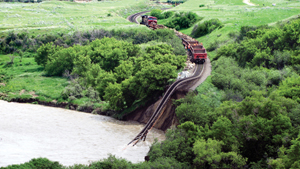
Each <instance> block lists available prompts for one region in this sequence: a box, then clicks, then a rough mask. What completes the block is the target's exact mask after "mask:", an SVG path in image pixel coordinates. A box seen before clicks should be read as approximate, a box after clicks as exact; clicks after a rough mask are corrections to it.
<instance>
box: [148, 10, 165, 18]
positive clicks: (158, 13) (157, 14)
mask: <svg viewBox="0 0 300 169" xmlns="http://www.w3.org/2000/svg"><path fill="white" fill-rule="evenodd" d="M161 12H162V10H160V9H153V10H152V11H151V12H150V15H151V16H154V17H156V18H157V19H165V16H164V15H163V14H162V13H161Z"/></svg>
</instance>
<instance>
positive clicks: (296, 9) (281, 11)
mask: <svg viewBox="0 0 300 169" xmlns="http://www.w3.org/2000/svg"><path fill="white" fill-rule="evenodd" d="M250 2H251V3H254V4H256V6H249V5H247V4H244V3H243V1H242V0H215V1H211V0H202V1H199V0H188V1H187V2H186V3H183V4H181V5H178V6H176V7H175V8H172V9H170V10H172V11H185V12H189V11H191V12H195V13H196V14H198V15H199V16H200V17H204V19H203V20H202V21H201V22H203V21H205V20H209V19H213V18H217V19H219V20H220V21H222V22H223V23H224V27H223V28H221V29H219V30H215V31H213V32H212V33H211V34H209V35H206V36H203V37H200V38H198V39H197V40H199V41H201V42H203V44H204V45H205V46H208V45H210V44H211V43H214V42H215V41H216V40H218V41H221V42H222V41H224V42H226V41H229V42H230V41H231V40H230V37H229V36H228V33H230V32H237V31H239V30H240V28H241V27H242V26H248V25H249V26H259V25H264V24H272V23H276V22H278V21H281V20H284V19H286V18H289V17H297V16H298V15H299V14H300V2H299V1H287V0H276V1H271V0H251V1H250ZM272 3H275V4H276V5H275V6H272ZM201 4H204V5H205V6H204V7H201V8H200V7H199V5H201ZM263 4H264V6H263ZM165 22H167V21H161V23H165ZM192 30H193V27H191V28H189V29H185V30H180V31H181V32H183V33H185V34H188V35H189V34H190V33H191V31H192Z"/></svg>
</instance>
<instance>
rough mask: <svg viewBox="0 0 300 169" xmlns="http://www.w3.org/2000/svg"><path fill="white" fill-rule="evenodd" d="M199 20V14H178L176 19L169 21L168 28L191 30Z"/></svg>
mask: <svg viewBox="0 0 300 169" xmlns="http://www.w3.org/2000/svg"><path fill="white" fill-rule="evenodd" d="M200 19H202V18H199V17H198V15H197V14H195V13H193V12H186V13H184V12H180V13H176V14H175V16H174V17H172V19H171V21H169V22H168V23H167V24H166V26H167V27H169V28H175V29H176V30H180V29H183V28H189V27H191V26H192V25H193V24H194V23H196V22H197V21H198V20H200Z"/></svg>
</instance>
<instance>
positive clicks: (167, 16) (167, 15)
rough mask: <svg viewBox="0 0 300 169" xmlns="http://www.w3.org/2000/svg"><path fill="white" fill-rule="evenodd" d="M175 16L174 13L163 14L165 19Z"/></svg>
mask: <svg viewBox="0 0 300 169" xmlns="http://www.w3.org/2000/svg"><path fill="white" fill-rule="evenodd" d="M173 14H174V12H173V11H167V12H164V13H163V15H164V18H165V19H167V18H170V17H171V16H173Z"/></svg>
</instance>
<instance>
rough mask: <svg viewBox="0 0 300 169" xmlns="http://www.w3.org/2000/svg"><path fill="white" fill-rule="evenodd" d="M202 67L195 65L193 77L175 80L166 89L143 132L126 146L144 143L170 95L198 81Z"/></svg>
mask: <svg viewBox="0 0 300 169" xmlns="http://www.w3.org/2000/svg"><path fill="white" fill-rule="evenodd" d="M204 66H205V65H200V64H198V65H196V68H195V72H194V75H193V76H191V77H188V78H184V79H180V80H177V81H175V82H174V83H173V84H172V85H171V86H170V87H169V88H168V90H167V91H166V93H165V94H164V96H163V98H162V100H161V102H160V103H159V105H158V106H157V108H156V110H155V111H154V113H153V114H152V116H151V118H150V120H149V121H148V122H147V124H146V125H145V127H144V128H143V130H142V131H141V132H140V133H139V134H138V135H137V136H136V137H135V138H134V139H133V140H132V141H131V142H129V143H128V145H130V144H132V143H133V146H134V145H136V144H137V143H138V142H139V141H140V140H144V141H145V140H146V136H147V134H148V132H149V131H150V130H151V129H152V128H153V126H154V125H155V123H156V122H157V121H158V120H159V118H160V116H161V115H162V113H163V112H164V110H163V109H164V107H165V104H166V103H167V101H168V100H169V98H170V97H171V96H172V94H173V93H174V92H175V91H176V89H178V88H180V87H181V86H184V85H186V84H187V83H189V82H192V81H194V80H197V79H199V78H200V77H201V74H202V72H203V70H204V68H203V67H204Z"/></svg>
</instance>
